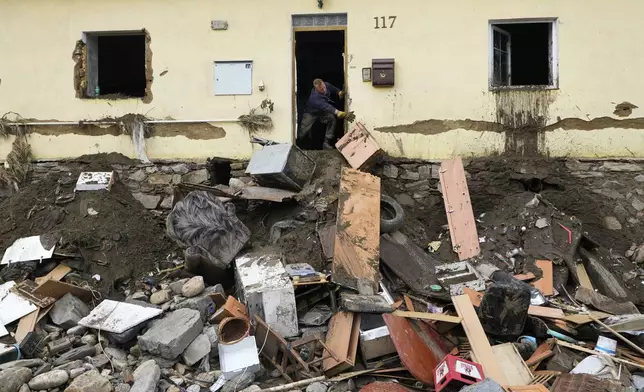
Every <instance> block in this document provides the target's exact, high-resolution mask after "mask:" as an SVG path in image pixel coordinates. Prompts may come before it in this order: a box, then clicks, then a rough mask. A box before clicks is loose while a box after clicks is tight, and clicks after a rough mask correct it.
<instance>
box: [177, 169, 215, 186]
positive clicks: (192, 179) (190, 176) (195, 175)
mask: <svg viewBox="0 0 644 392" xmlns="http://www.w3.org/2000/svg"><path fill="white" fill-rule="evenodd" d="M208 178H209V176H208V170H206V169H199V170H195V171H193V172H190V173H187V174H184V175H183V177H181V182H183V183H189V184H202V183H204V182H208Z"/></svg>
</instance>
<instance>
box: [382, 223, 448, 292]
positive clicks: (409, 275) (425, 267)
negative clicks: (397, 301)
mask: <svg viewBox="0 0 644 392" xmlns="http://www.w3.org/2000/svg"><path fill="white" fill-rule="evenodd" d="M380 259H381V260H382V262H383V263H384V264H385V265H386V266H387V267H389V269H391V270H392V271H393V272H394V273H395V274H396V276H398V277H399V278H400V279H402V281H403V282H405V283H406V284H407V286H409V288H411V289H412V291H414V292H416V293H418V294H425V295H431V294H435V293H434V292H433V291H432V289H431V286H432V285H440V282H439V281H438V279H437V278H436V267H437V266H440V265H443V262H441V261H440V260H438V259H436V258H435V257H434V256H432V255H430V254H428V253H427V252H426V251H424V250H423V249H421V248H420V247H419V246H418V245H416V244H415V243H414V242H412V241H411V240H410V239H409V238H408V237H407V236H406V235H404V234H403V233H401V232H399V231H394V232H392V233H387V234H383V235H382V236H381V237H380Z"/></svg>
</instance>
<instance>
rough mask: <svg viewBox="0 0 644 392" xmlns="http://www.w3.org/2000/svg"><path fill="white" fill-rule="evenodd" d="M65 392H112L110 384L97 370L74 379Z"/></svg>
mask: <svg viewBox="0 0 644 392" xmlns="http://www.w3.org/2000/svg"><path fill="white" fill-rule="evenodd" d="M65 392H112V384H111V383H110V381H109V380H108V379H107V378H105V377H103V376H101V374H100V373H99V372H98V370H90V371H89V372H86V373H83V374H81V375H80V376H78V377H76V378H75V379H74V381H72V382H71V384H69V386H68V387H67V388H66V389H65Z"/></svg>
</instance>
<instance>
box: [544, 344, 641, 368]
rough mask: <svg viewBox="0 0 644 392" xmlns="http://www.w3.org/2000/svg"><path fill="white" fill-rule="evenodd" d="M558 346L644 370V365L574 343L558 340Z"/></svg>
mask: <svg viewBox="0 0 644 392" xmlns="http://www.w3.org/2000/svg"><path fill="white" fill-rule="evenodd" d="M557 345H559V346H561V347H566V348H570V349H573V350H577V351H581V352H584V353H586V354H591V355H602V356H605V357H608V358H610V359H612V360H613V361H615V362H619V363H623V364H625V365H631V366H635V367H636V368H639V369H644V365H642V364H639V363H636V362H631V361H627V360H625V359H621V358H617V357H614V356H609V355H607V354H603V353H601V352H599V351H593V350H591V349H588V348H585V347H581V346H577V345H576V344H572V343H568V342H564V341H562V340H557Z"/></svg>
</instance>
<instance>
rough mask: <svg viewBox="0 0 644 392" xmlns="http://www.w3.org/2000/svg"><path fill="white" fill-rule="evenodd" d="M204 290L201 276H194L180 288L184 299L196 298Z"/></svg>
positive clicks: (204, 285)
mask: <svg viewBox="0 0 644 392" xmlns="http://www.w3.org/2000/svg"><path fill="white" fill-rule="evenodd" d="M205 288H206V284H205V283H204V281H203V277H202V276H195V277H193V278H191V279H189V280H188V281H187V282H186V283H185V284H184V285H183V287H182V288H181V294H182V295H183V296H184V297H186V298H191V297H196V296H197V295H199V294H201V293H202V292H203V291H204V289H205Z"/></svg>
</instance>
